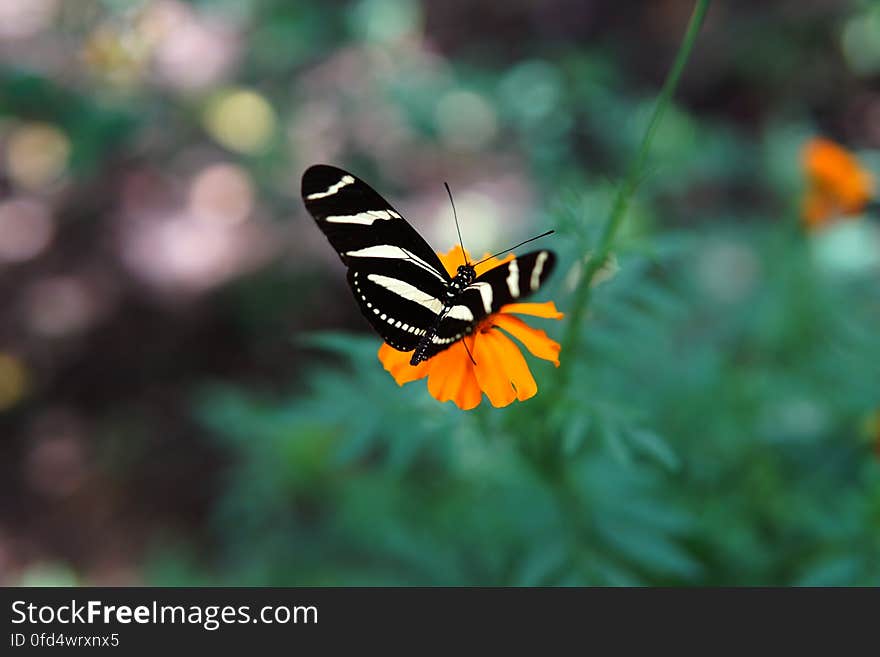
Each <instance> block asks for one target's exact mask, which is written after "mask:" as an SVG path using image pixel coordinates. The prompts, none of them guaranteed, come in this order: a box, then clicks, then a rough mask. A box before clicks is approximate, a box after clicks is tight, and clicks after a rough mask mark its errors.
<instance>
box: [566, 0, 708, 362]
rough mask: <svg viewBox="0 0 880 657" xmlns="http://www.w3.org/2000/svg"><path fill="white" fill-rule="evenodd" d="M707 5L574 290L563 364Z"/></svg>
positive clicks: (693, 22) (573, 352) (572, 353)
mask: <svg viewBox="0 0 880 657" xmlns="http://www.w3.org/2000/svg"><path fill="white" fill-rule="evenodd" d="M709 2H710V0H697V2H696V3H695V4H694V10H693V12H692V13H691V18H690V21H689V22H688V27H687V31H686V32H685V35H684V39H683V40H682V42H681V45H680V46H679V48H678V53H677V54H676V56H675V61H674V62H673V64H672V68H671V69H670V70H669V73H668V74H667V76H666V81H665V82H664V83H663V88H662V89H661V90H660V95H659V96H658V98H657V104H656V105H655V106H654V113H653V114H652V115H651V121H650V122H649V123H648V127H647V128H646V130H645V136H644V137H643V138H642V144H641V146H640V147H639V153H638V156H637V157H636V159H635V161H634V162H633V164H632V166H631V167H630V169H629V172H628V173H627V176H626V178H625V180H624V182H623V185H621V186H620V188H619V189H618V190H617V196H616V197H615V199H614V205H613V206H612V209H611V215H610V216H609V219H608V221H607V222H606V224H605V228H604V230H603V231H602V234H601V235H600V237H599V243H598V245H597V247H596V249H595V251H594V252H593V255H592V257H591V258H590V260H589V261H588V262H587V264H586V266H585V268H584V273H583V276H581V279H580V282H579V283H578V287H577V288H576V289H575V291H574V297H573V301H572V304H571V306H570V309H569V311H568V324H567V326H566V330H565V334H564V336H563V339H562V356H563V363H565V362H571V361H572V360H573V359H575V358H576V356H577V352H578V341H579V338H580V335H581V330H580V328H581V323H582V322H583V317H584V313H585V312H586V309H587V306H588V305H589V300H590V290H591V283H592V281H593V277H594V276H595V275H596V272H598V271H599V270H600V269H601V268H602V266H603V265H604V264H605V261H606V260H607V259H608V256H609V254H610V252H611V248H612V246H613V245H614V238H615V236H616V235H617V231H618V230H619V229H620V225H621V224H622V223H623V218H624V217H625V216H626V209H627V206H628V205H629V201H630V199H631V198H632V196H633V194H634V193H635V191H636V187H638V184H639V180H640V179H641V176H642V171H643V170H644V168H645V163H646V162H647V161H648V153H649V151H650V148H651V142H652V141H653V139H654V133H655V132H656V131H657V127H658V126H659V125H660V120H661V119H662V118H663V113H664V112H665V111H666V107H667V106H668V105H669V103H670V101H671V99H672V94H673V93H674V92H675V88H676V86H677V85H678V80H679V78H680V77H681V73H682V71H683V70H684V67H685V64H686V63H687V60H688V57H690V54H691V50H692V49H693V46H694V42H695V41H696V39H697V34H699V32H700V26H701V25H702V24H703V18H704V17H705V15H706V10H707V9H708V8H709ZM568 369H569V368H568V367H567V366H566V365H565V364H563V365H562V366H561V367H560V368H559V373H560V375H561V376H562V377H564V376H566V374H567V372H568Z"/></svg>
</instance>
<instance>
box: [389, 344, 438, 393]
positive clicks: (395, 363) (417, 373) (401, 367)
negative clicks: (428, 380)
mask: <svg viewBox="0 0 880 657" xmlns="http://www.w3.org/2000/svg"><path fill="white" fill-rule="evenodd" d="M378 355H379V360H380V361H381V362H382V365H383V366H384V367H385V369H386V370H387V371H388V372H389V373H390V374H391V376H393V377H394V380H395V381H397V385H400V386H402V385H403V384H404V383H409V382H410V381H416V380H418V379H421V378H424V377H426V376H428V373H429V372H430V370H431V362H432V361H433V359H431V360H426V361H424V362H422V363H419V364H418V365H416V366H413V365H410V364H409V359H410V358H411V357H412V355H411V354H410V352H408V351H398V350H397V349H395V348H394V347H390V346H389V345H387V344H385V343H384V342H383V343H382V346H381V347H379V354H378Z"/></svg>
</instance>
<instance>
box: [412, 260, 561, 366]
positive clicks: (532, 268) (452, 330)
mask: <svg viewBox="0 0 880 657" xmlns="http://www.w3.org/2000/svg"><path fill="white" fill-rule="evenodd" d="M555 266H556V256H555V255H554V254H553V252H552V251H532V252H530V253H526V254H525V255H522V256H519V257H518V258H514V259H513V260H510V261H509V262H505V263H504V264H502V265H498V266H497V267H493V268H492V269H490V270H489V271H487V272H486V273H484V274H482V275H481V276H478V277H477V279H476V280H475V281H474V282H473V283H471V284H470V285H468V286H467V287H466V288H465V289H464V291H463V292H462V293H461V294H460V295H459V297H458V299H456V305H455V306H453V307H452V308H451V309H450V311H449V313H448V314H447V315H446V316H445V317H444V318H443V320H442V321H441V322H440V326H439V327H438V329H437V335H436V336H435V337H434V339H433V341H432V342H433V344H432V346H431V348H430V349H429V350H428V352H427V355H428V357H430V356H433V355H435V354H437V353H439V352H441V351H443V350H444V349H446V348H448V347H450V346H451V345H452V344H454V343H455V342H456V341H458V340H460V339H461V338H462V337H464V336H465V335H467V334H468V333H471V332H472V331H473V330H474V329H475V328H476V326H477V324H479V323H480V322H481V321H482V320H483V319H485V318H486V317H487V316H488V315H491V314H492V313H495V312H498V311H499V310H500V309H501V308H502V306H506V305H507V304H509V303H513V302H515V301H520V300H522V299H525V298H526V297H529V296H531V295H532V294H534V293H535V292H537V291H538V290H539V289H540V288H541V286H542V285H543V284H544V281H546V280H547V278H548V277H549V276H550V274H551V273H552V272H553V268H554V267H555Z"/></svg>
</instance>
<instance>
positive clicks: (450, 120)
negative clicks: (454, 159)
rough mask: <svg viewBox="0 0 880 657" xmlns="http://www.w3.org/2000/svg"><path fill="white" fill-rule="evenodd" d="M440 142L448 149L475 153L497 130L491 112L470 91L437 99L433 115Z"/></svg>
mask: <svg viewBox="0 0 880 657" xmlns="http://www.w3.org/2000/svg"><path fill="white" fill-rule="evenodd" d="M435 120H436V122H437V130H438V132H439V133H440V138H441V139H442V140H443V141H444V142H446V144H447V145H448V146H449V147H450V148H455V149H461V150H479V149H481V148H483V147H484V146H486V144H488V143H489V142H490V141H491V140H492V138H493V137H494V136H495V133H496V132H497V130H498V121H497V118H496V115H495V110H494V109H492V106H491V105H489V103H488V102H487V101H486V100H485V99H484V98H483V97H482V96H480V95H478V94H476V93H473V92H471V91H452V92H450V93H448V94H446V95H445V96H443V97H442V98H441V99H440V102H439V103H437V109H436V112H435Z"/></svg>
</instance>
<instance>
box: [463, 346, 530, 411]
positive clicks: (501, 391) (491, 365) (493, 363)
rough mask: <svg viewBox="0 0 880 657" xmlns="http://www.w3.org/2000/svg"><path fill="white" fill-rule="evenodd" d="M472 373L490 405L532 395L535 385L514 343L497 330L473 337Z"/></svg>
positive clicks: (504, 404) (506, 402)
mask: <svg viewBox="0 0 880 657" xmlns="http://www.w3.org/2000/svg"><path fill="white" fill-rule="evenodd" d="M474 360H476V361H477V364H476V365H475V366H474V373H475V374H476V377H477V383H479V384H480V388H482V389H483V392H485V393H486V396H487V397H488V398H489V401H490V402H491V403H492V406H495V407H496V408H499V407H502V406H507V405H508V404H510V403H511V402H512V401H513V400H514V399H517V398H519V399H520V400H521V401H522V400H525V399H528V398H529V397H532V396H534V394H535V393H536V392H537V391H538V386H537V384H536V383H535V379H534V378H533V377H532V373H531V372H530V371H529V366H528V365H527V364H526V362H525V359H524V358H523V356H522V354H521V353H520V351H519V349H517V347H516V345H515V344H514V343H513V342H511V341H510V339H509V338H508V337H507V336H505V335H503V334H502V333H501V332H500V331H496V330H489V331H485V332H480V333H478V334H477V335H476V339H475V340H474Z"/></svg>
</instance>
